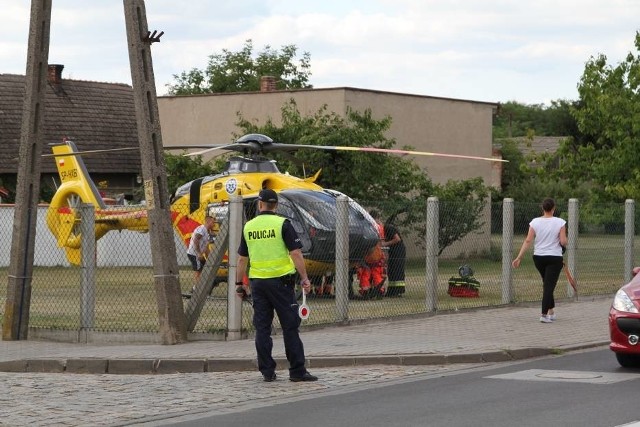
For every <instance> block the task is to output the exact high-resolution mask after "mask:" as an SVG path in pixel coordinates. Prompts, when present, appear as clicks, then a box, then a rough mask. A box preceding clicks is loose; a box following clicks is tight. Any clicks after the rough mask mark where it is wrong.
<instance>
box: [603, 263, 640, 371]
mask: <svg viewBox="0 0 640 427" xmlns="http://www.w3.org/2000/svg"><path fill="white" fill-rule="evenodd" d="M639 272H640V267H636V268H634V269H633V274H634V276H633V279H631V281H630V282H629V283H627V284H626V285H624V286H623V287H621V288H620V289H619V290H618V292H617V293H616V296H615V297H614V298H613V304H611V310H610V311H609V335H610V336H611V344H609V348H610V349H611V350H612V351H613V352H614V353H615V354H616V358H617V359H618V363H620V366H622V367H624V368H638V367H640V274H638V273H639Z"/></svg>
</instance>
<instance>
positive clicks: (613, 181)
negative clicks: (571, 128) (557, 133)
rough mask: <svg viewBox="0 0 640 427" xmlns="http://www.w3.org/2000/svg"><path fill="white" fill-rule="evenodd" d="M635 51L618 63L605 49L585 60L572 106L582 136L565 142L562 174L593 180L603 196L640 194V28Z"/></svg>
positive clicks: (605, 198)
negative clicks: (611, 62) (577, 99)
mask: <svg viewBox="0 0 640 427" xmlns="http://www.w3.org/2000/svg"><path fill="white" fill-rule="evenodd" d="M634 44H635V48H636V53H635V54H634V53H633V52H630V53H629V54H628V55H627V56H626V58H625V59H624V60H623V61H621V62H620V63H619V64H617V65H616V66H612V65H609V64H608V63H607V57H606V56H605V55H603V54H600V55H598V56H596V57H592V58H590V59H589V61H588V62H587V63H586V66H585V70H584V73H583V75H582V78H581V79H580V83H579V85H578V92H579V94H580V102H579V103H577V104H576V105H575V107H574V108H573V109H572V114H573V116H574V117H575V119H576V121H577V124H578V129H579V131H580V132H581V133H582V134H583V138H582V140H573V141H569V142H567V143H566V144H563V145H562V146H561V149H560V152H559V154H560V155H561V156H562V158H563V163H562V165H561V173H563V174H564V176H566V177H569V178H570V179H571V180H572V181H574V182H581V181H585V180H591V181H592V182H593V184H594V187H593V188H594V191H596V195H597V196H599V197H598V198H599V199H600V201H623V200H624V199H627V198H633V199H637V198H638V197H640V165H639V164H638V161H637V159H638V153H640V96H638V91H639V90H640V56H639V55H638V52H640V32H636V35H635V43H634Z"/></svg>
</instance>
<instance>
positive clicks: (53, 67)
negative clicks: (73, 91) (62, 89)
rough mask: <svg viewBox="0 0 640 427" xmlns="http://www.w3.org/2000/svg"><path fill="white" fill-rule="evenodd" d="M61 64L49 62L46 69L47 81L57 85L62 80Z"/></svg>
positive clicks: (62, 66)
mask: <svg viewBox="0 0 640 427" xmlns="http://www.w3.org/2000/svg"><path fill="white" fill-rule="evenodd" d="M63 68H64V65H62V64H49V68H48V69H47V81H48V82H49V83H51V84H52V85H59V84H60V83H61V82H62V69H63Z"/></svg>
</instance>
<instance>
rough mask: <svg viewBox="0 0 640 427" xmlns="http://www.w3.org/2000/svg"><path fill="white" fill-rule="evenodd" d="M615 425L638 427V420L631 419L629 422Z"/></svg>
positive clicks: (618, 426) (619, 426)
mask: <svg viewBox="0 0 640 427" xmlns="http://www.w3.org/2000/svg"><path fill="white" fill-rule="evenodd" d="M616 427H640V421H631V422H630V423H627V424H620V425H617V426H616Z"/></svg>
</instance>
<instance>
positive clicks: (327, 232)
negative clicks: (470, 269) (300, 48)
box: [47, 134, 502, 286]
mask: <svg viewBox="0 0 640 427" xmlns="http://www.w3.org/2000/svg"><path fill="white" fill-rule="evenodd" d="M165 148H168V149H171V148H173V149H183V150H184V149H194V148H197V149H201V150H200V151H197V152H194V153H190V154H187V155H200V154H204V153H205V152H208V151H211V150H222V151H236V152H239V153H241V154H242V155H241V156H234V157H231V158H229V159H228V160H227V162H226V167H225V170H224V171H223V172H222V173H219V174H216V175H209V176H205V177H201V178H198V179H195V180H193V181H191V182H188V183H186V184H184V185H182V186H180V187H179V188H177V189H176V191H175V192H174V193H173V194H172V195H171V198H170V202H171V209H170V210H171V219H172V223H173V227H174V230H175V232H176V233H177V234H178V236H179V237H180V239H181V240H182V241H183V242H184V243H185V245H188V244H189V240H190V238H191V234H192V233H193V231H194V230H195V228H196V227H198V226H199V225H200V224H202V223H203V222H204V217H205V216H206V215H210V216H213V217H214V218H217V219H218V223H219V222H220V220H221V219H222V218H223V217H225V216H226V213H227V209H228V202H229V197H230V196H233V195H237V196H242V198H243V204H244V211H245V217H246V218H251V217H252V216H253V215H254V214H255V209H256V205H257V196H258V193H259V191H260V190H261V189H264V188H270V189H273V190H274V191H276V192H278V193H279V203H278V213H279V214H281V215H284V216H286V217H287V218H289V219H290V221H291V222H292V224H293V226H294V228H295V229H296V231H297V233H298V235H299V237H300V239H301V241H302V243H303V248H302V251H303V254H304V258H305V263H306V267H307V271H308V273H309V276H310V278H311V279H312V282H313V283H314V284H315V285H316V286H319V285H320V284H321V283H322V282H323V280H326V278H327V277H328V276H331V275H332V273H333V271H334V268H335V266H334V264H335V228H336V200H337V198H338V196H339V195H341V193H339V192H337V191H335V190H330V189H326V188H323V187H321V186H320V185H318V184H316V183H315V181H316V180H317V178H318V176H319V174H320V171H318V172H317V173H316V174H315V175H313V176H312V177H309V178H298V177H295V176H291V175H289V174H285V173H281V172H280V171H279V170H278V167H277V166H276V163H275V161H273V160H269V159H267V158H265V157H264V155H265V154H266V153H270V152H275V151H284V152H289V151H295V150H299V149H319V150H329V151H365V152H379V153H396V154H412V155H427V156H444V157H455V158H467V159H476V160H489V161H502V160H501V159H495V158H489V157H476V156H465V155H457V154H443V153H430V152H422V151H408V150H396V149H382V148H375V147H348V146H315V145H301V144H282V143H277V142H274V141H273V140H272V139H271V138H269V137H268V136H265V135H261V134H248V135H245V136H243V137H241V138H239V139H238V140H237V141H235V142H233V143H230V144H223V145H197V146H194V145H190V146H178V147H165ZM52 150H53V157H54V159H55V161H56V165H57V168H58V174H59V176H60V181H61V185H60V186H59V187H58V189H57V191H56V193H55V195H54V196H53V198H52V200H51V203H50V206H49V209H48V211H47V225H48V228H49V230H50V231H51V233H52V234H53V235H54V236H55V238H56V241H57V243H58V246H59V247H61V248H64V250H65V252H66V256H67V259H68V261H69V262H70V263H72V264H79V263H80V259H81V250H82V248H81V234H80V232H79V227H78V217H79V213H78V210H77V208H78V207H79V205H80V203H91V204H92V205H93V206H95V209H96V213H95V224H96V225H95V236H96V240H97V239H99V238H101V237H102V236H104V235H105V234H106V233H107V232H109V231H111V230H125V229H126V230H132V231H139V232H146V231H148V222H147V211H146V208H145V207H144V206H123V207H119V206H118V207H114V206H107V205H106V204H105V202H104V200H103V198H102V197H101V195H100V193H99V191H98V189H97V187H96V186H95V184H94V183H93V181H92V180H91V178H90V177H89V174H88V172H87V170H86V167H85V165H84V162H83V161H82V158H81V155H80V154H81V153H80V152H79V151H78V150H77V148H76V146H75V144H74V143H73V142H72V141H64V142H63V143H62V144H57V145H54V146H52ZM100 151H108V150H93V152H100ZM378 239H379V236H378V232H377V228H376V226H375V221H374V220H373V218H371V216H370V215H369V214H368V213H367V211H366V210H365V209H364V208H363V207H362V206H360V205H359V204H358V203H356V202H355V201H354V200H352V199H349V252H350V253H349V259H350V262H352V263H354V264H355V263H358V262H361V261H362V259H363V257H364V255H365V254H366V253H367V252H368V250H369V249H370V248H372V247H373V246H375V245H376V243H377V242H378ZM213 244H215V243H213ZM225 261H226V257H225ZM226 277H227V269H226V264H223V266H222V267H221V268H220V269H219V270H218V274H217V277H216V282H226Z"/></svg>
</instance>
